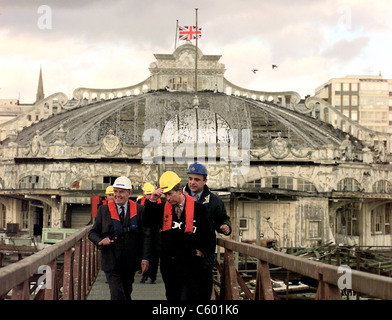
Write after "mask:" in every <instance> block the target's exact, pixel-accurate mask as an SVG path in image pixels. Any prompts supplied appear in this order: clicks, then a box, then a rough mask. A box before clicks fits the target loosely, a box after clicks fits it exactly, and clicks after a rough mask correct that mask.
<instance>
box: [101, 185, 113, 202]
mask: <svg viewBox="0 0 392 320" xmlns="http://www.w3.org/2000/svg"><path fill="white" fill-rule="evenodd" d="M105 197H106V198H105V199H104V200H103V201H102V204H108V201H109V200H114V189H113V186H109V187H107V188H106V190H105Z"/></svg>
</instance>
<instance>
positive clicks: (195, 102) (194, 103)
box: [193, 8, 199, 109]
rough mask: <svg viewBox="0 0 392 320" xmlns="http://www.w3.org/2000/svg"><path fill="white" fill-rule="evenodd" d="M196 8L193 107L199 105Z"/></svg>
mask: <svg viewBox="0 0 392 320" xmlns="http://www.w3.org/2000/svg"><path fill="white" fill-rule="evenodd" d="M195 10H196V47H195V50H196V52H195V96H194V97H193V107H194V108H196V109H197V108H198V107H199V99H198V97H197V40H198V25H197V8H196V9H195Z"/></svg>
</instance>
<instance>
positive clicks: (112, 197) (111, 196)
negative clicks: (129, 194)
mask: <svg viewBox="0 0 392 320" xmlns="http://www.w3.org/2000/svg"><path fill="white" fill-rule="evenodd" d="M106 199H107V200H108V201H109V200H114V193H111V194H107V195H106Z"/></svg>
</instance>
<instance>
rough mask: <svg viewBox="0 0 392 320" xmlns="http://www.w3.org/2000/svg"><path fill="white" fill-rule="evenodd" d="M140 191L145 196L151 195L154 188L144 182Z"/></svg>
mask: <svg viewBox="0 0 392 320" xmlns="http://www.w3.org/2000/svg"><path fill="white" fill-rule="evenodd" d="M142 190H143V192H144V193H145V194H151V193H153V192H154V190H155V188H154V186H153V185H152V184H151V183H149V182H146V183H145V184H144V185H143V188H142Z"/></svg>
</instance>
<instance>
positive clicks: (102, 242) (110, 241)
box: [98, 237, 114, 246]
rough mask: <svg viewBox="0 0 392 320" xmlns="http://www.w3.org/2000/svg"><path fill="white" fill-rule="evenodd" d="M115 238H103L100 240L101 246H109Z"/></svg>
mask: <svg viewBox="0 0 392 320" xmlns="http://www.w3.org/2000/svg"><path fill="white" fill-rule="evenodd" d="M113 242H114V240H110V239H109V237H106V238H103V239H102V240H101V241H99V242H98V245H99V246H108V245H109V244H111V243H113Z"/></svg>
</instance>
